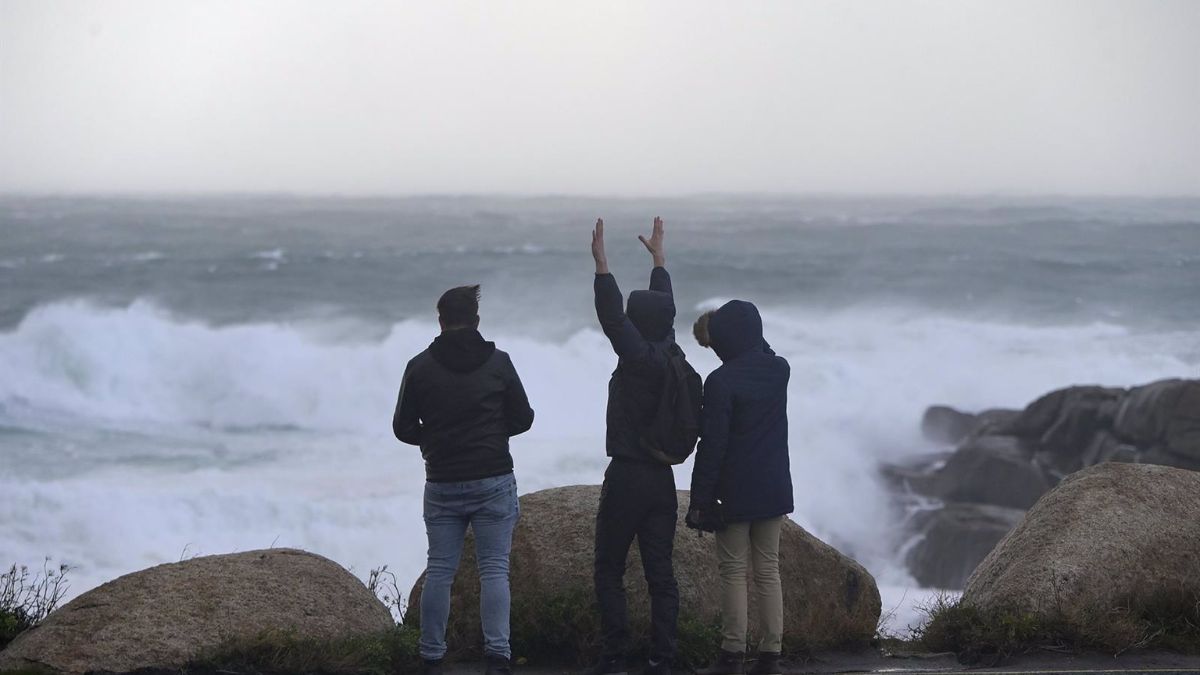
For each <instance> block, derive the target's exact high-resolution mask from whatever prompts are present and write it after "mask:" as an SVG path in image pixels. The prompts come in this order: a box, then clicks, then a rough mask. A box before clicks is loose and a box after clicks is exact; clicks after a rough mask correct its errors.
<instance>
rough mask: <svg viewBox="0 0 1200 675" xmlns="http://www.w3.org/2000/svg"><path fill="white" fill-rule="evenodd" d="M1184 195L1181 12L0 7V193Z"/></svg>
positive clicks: (839, 5)
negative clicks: (982, 193)
mask: <svg viewBox="0 0 1200 675" xmlns="http://www.w3.org/2000/svg"><path fill="white" fill-rule="evenodd" d="M264 190H265V191H294V192H317V193H401V194H411V193H428V192H489V193H496V192H500V193H521V194H536V193H587V194H679V193H692V192H711V191H716V192H797V193H811V192H859V193H861V192H870V193H980V192H986V193H1077V194H1098V193H1101V194H1113V193H1118V194H1188V195H1200V2H1192V1H1187V0H1180V1H1178V2H1175V1H1147V0H1130V1H1127V2H1113V1H1106V0H1086V1H1079V2H1067V1H1063V2H1055V1H1053V0H1033V1H1029V2H1020V1H1012V0H1005V1H1003V2H1001V1H996V2H966V1H962V0H949V1H945V2H904V1H889V2H846V1H840V0H839V1H834V2H799V1H797V2H757V3H756V2H720V3H710V2H695V1H688V2H629V3H614V2H594V3H582V2H566V1H564V0H552V1H549V2H445V1H442V0H439V1H437V2H433V1H431V2H424V3H419V4H418V3H402V2H378V3H376V2H343V1H333V0H329V1H327V2H300V1H297V0H287V1H281V2H262V1H251V0H237V1H231V2H213V1H205V2H183V1H171V0H145V1H109V2H58V1H54V0H29V1H24V0H0V191H37V192H41V191H51V192H72V191H89V192H91V191H104V192H114V191H115V192H126V191H131V192H152V191H171V192H207V191H237V192H253V191H264Z"/></svg>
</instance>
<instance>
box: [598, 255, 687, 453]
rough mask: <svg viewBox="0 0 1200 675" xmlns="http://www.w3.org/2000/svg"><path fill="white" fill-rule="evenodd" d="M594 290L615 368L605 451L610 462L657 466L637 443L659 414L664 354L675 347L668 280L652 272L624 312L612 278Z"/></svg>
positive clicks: (606, 277) (603, 277) (604, 279)
mask: <svg viewBox="0 0 1200 675" xmlns="http://www.w3.org/2000/svg"><path fill="white" fill-rule="evenodd" d="M594 287H595V293H596V316H597V318H599V319H600V327H601V328H602V329H603V330H604V335H605V336H607V337H608V340H609V342H610V343H611V344H612V348H613V351H614V352H616V354H617V368H616V370H614V371H613V374H612V377H611V378H609V381H608V412H607V415H606V419H607V423H608V431H607V433H606V436H605V450H606V452H607V453H608V456H609V457H621V458H625V459H635V460H641V461H646V462H655V463H657V462H656V461H655V460H654V459H653V458H651V457H650V456H649V455H648V454H646V452H645V451H644V450H642V449H641V447H640V443H639V441H638V439H639V435H640V433H641V431H640V430H641V429H644V428H645V427H646V426H649V423H650V422H651V421H652V420H651V417H652V416H653V415H654V412H655V411H656V410H657V409H658V399H659V398H660V397H661V396H662V387H663V377H664V376H665V374H666V363H667V351H668V350H669V349H670V348H671V347H672V346H673V345H674V344H675V329H674V324H675V298H674V295H673V293H672V289H671V275H670V274H667V270H666V269H665V268H662V267H655V268H654V269H653V270H651V271H650V289H649V290H645V291H642V290H638V291H633V292H632V293H630V294H629V302H628V303H627V304H626V306H625V308H624V309H622V307H621V304H622V301H621V289H620V288H619V287H618V286H617V280H616V278H615V277H613V275H611V274H597V275H596V280H595V283H594Z"/></svg>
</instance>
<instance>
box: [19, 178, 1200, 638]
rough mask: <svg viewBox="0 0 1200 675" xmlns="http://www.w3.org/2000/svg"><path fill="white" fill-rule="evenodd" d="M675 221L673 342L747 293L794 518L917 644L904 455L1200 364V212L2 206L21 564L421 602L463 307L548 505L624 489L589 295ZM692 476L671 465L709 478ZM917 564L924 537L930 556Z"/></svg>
mask: <svg viewBox="0 0 1200 675" xmlns="http://www.w3.org/2000/svg"><path fill="white" fill-rule="evenodd" d="M655 216H661V217H662V218H663V219H664V220H665V222H666V248H667V267H668V269H669V270H670V272H671V274H672V277H673V279H674V285H675V290H676V302H677V306H678V318H677V320H676V329H677V332H678V336H679V341H680V344H681V345H683V347H684V349H685V351H686V353H687V355H688V358H689V360H691V361H692V363H693V364H694V365H695V366H696V368H697V370H699V371H700V372H701V373H702V374H704V373H707V372H709V371H711V370H712V369H713V368H715V367H716V366H717V365H718V360H717V359H716V357H715V356H714V355H713V354H712V353H711V352H710V351H708V350H705V349H702V348H700V347H699V346H697V345H696V344H695V343H694V341H693V340H692V338H691V331H690V326H691V323H692V321H693V320H694V318H695V317H696V316H697V315H698V314H700V313H701V312H702V311H704V310H706V309H710V308H714V307H716V306H719V305H720V304H721V303H723V302H725V301H727V300H729V299H733V298H739V299H745V300H749V301H752V302H754V303H755V304H757V305H758V306H759V308H760V309H761V310H762V314H763V318H764V326H765V333H766V337H767V339H768V341H769V342H770V343H771V344H772V346H773V347H774V348H775V350H776V351H777V352H778V353H779V354H780V355H782V356H784V357H785V358H787V359H788V361H789V362H790V363H791V366H792V378H791V385H790V389H789V416H790V439H789V441H790V453H791V473H792V479H793V483H794V486H795V503H796V511H795V513H793V514H792V518H793V519H794V520H795V521H796V522H797V523H799V524H800V525H802V526H803V527H805V528H807V529H808V530H809V531H810V532H812V533H813V534H814V535H816V536H818V537H820V538H821V539H823V540H824V541H826V542H828V543H830V544H832V545H833V546H835V547H837V548H838V549H840V550H841V551H842V552H843V553H845V554H847V555H850V556H852V557H854V558H855V559H857V560H858V561H859V562H860V563H862V564H863V565H864V566H865V567H866V568H867V569H868V570H869V571H870V572H871V573H872V574H873V575H874V576H875V578H876V580H877V582H878V583H879V585H880V588H881V591H882V594H883V601H884V612H885V614H886V615H887V617H888V622H887V626H888V630H890V631H892V632H897V633H903V631H904V630H906V629H907V627H908V626H911V625H915V624H916V623H917V622H919V621H920V619H921V611H920V608H921V607H922V606H923V605H924V604H925V603H927V602H928V601H929V599H930V598H931V597H932V596H933V594H935V593H936V592H937V591H936V589H923V588H920V587H919V586H918V585H917V584H916V583H915V582H914V581H913V579H912V577H911V576H910V575H909V574H908V573H907V571H906V570H905V567H904V565H903V562H902V560H901V555H902V554H900V553H898V551H902V550H903V548H904V546H905V544H906V541H905V537H908V536H909V535H907V534H905V531H904V528H903V527H902V522H903V519H904V518H905V517H906V514H905V513H904V510H903V509H902V508H901V507H899V506H898V505H897V502H896V500H895V499H894V498H893V496H892V495H891V494H889V492H888V489H887V487H886V486H885V484H884V482H883V481H882V480H881V478H880V475H879V466H880V464H881V463H887V462H895V461H902V460H903V459H904V458H906V457H911V456H915V455H920V454H924V453H927V452H929V451H930V450H935V449H937V448H934V447H931V444H930V442H929V441H926V440H924V439H923V438H922V436H921V434H920V432H919V422H920V419H921V415H922V412H923V411H924V410H925V408H926V407H927V406H929V405H932V404H949V405H952V406H955V407H958V408H960V409H964V410H978V409H983V408H989V407H1000V406H1005V407H1021V406H1023V405H1025V404H1026V403H1028V402H1029V401H1031V400H1032V399H1034V398H1036V397H1038V396H1040V395H1041V394H1043V393H1045V392H1047V391H1050V390H1052V389H1055V388H1058V387H1064V386H1067V385H1072V384H1085V383H1096V384H1103V385H1108V386H1131V385H1136V384H1140V383H1144V382H1148V381H1152V380H1155V379H1159V378H1167V377H1196V376H1197V370H1198V368H1200V298H1198V291H1200V199H1186V198H1177V199H1169V198H1163V199H1149V198H1071V197H1002V196H976V197H845V196H820V195H814V196H776V195H741V196H728V195H698V196H691V197H679V198H617V197H611V198H604V197H571V196H543V197H504V196H474V195H441V196H420V197H386V198H385V197H379V198H363V197H353V198H352V197H336V196H329V197H305V196H294V195H229V196H190V195H184V196H178V195H176V196H171V195H164V196H138V197H128V196H125V197H119V196H112V197H105V196H31V195H6V196H0V565H3V566H5V567H7V566H8V565H9V564H12V563H16V564H25V565H29V566H30V567H32V568H34V569H41V568H42V565H43V564H44V563H45V561H46V560H47V559H49V561H50V564H52V565H58V564H67V565H69V566H70V571H69V573H68V578H69V581H70V590H69V596H74V595H77V594H79V593H81V592H84V591H86V590H88V589H89V588H92V587H94V586H97V585H99V584H101V583H103V582H105V581H108V580H110V579H113V578H115V577H117V576H119V575H122V574H126V573H129V572H133V571H135V570H138V569H142V568H145V567H148V566H152V565H157V564H160V563H166V562H174V561H178V560H182V559H188V558H191V557H195V556H198V555H208V554H218V553H227V552H233V551H245V550H252V549H260V548H268V547H296V548H302V549H307V550H310V551H314V552H317V553H320V554H322V555H324V556H327V557H329V558H331V559H333V560H335V561H337V562H338V563H340V564H342V565H344V566H345V567H347V568H348V569H350V570H351V571H352V572H353V573H354V574H356V575H358V576H359V577H361V578H365V577H366V576H367V574H368V572H369V571H370V570H371V569H374V568H379V567H381V566H383V565H387V566H388V569H389V571H391V572H393V573H395V575H396V578H397V582H398V585H399V587H400V590H401V591H402V592H403V593H405V594H407V592H408V590H409V588H410V587H411V585H412V583H413V582H414V581H415V580H416V579H417V576H418V575H419V574H420V572H421V571H422V569H423V566H424V555H425V537H424V527H423V523H422V520H421V495H422V488H423V482H424V472H423V464H422V461H421V457H420V454H419V452H418V450H417V449H416V448H414V447H411V446H407V445H403V444H401V443H400V442H398V441H397V440H396V439H395V438H394V437H393V436H392V431H391V417H392V412H393V407H394V405H395V401H396V394H397V390H398V386H399V383H400V377H401V374H402V372H403V370H404V367H405V364H406V363H407V361H408V360H409V359H410V358H411V357H412V356H414V355H415V354H417V353H418V352H420V351H421V350H422V349H424V348H425V347H426V346H427V345H428V344H429V342H430V341H431V340H432V339H433V338H434V337H435V335H436V334H437V332H438V328H437V322H436V310H435V303H436V300H437V298H438V296H439V295H440V294H441V292H442V291H444V290H446V289H447V288H450V287H453V286H459V285H464V284H474V283H478V284H482V304H481V316H482V323H481V331H482V332H483V334H484V335H485V337H487V338H488V339H490V340H494V341H496V343H497V345H498V346H499V348H501V349H503V350H505V351H507V352H508V353H509V354H511V356H512V360H513V362H514V364H515V365H516V367H517V369H518V371H519V373H520V375H521V378H522V380H523V381H524V384H525V387H526V389H527V391H528V393H529V397H530V400H531V402H532V405H533V407H534V409H535V410H536V420H535V423H534V426H533V429H532V430H531V431H529V432H528V433H526V434H524V435H521V436H518V437H516V438H514V439H513V441H512V453H513V457H514V460H515V463H516V476H517V483H518V486H519V489H520V491H521V492H522V493H525V492H530V491H535V490H541V489H545V488H551V487H555V486H561V485H572V484H581V483H599V482H600V481H601V480H602V475H603V471H604V468H605V466H606V458H605V454H604V409H605V397H606V392H607V389H606V385H607V381H608V377H609V374H610V373H611V371H612V369H613V367H614V365H615V361H616V358H615V356H614V355H613V353H612V350H611V348H610V347H609V344H608V342H607V341H606V340H605V338H604V336H603V334H602V333H601V332H600V330H599V327H598V324H597V321H596V317H595V310H594V306H593V298H592V277H593V264H592V260H591V255H590V250H589V244H590V232H591V228H592V225H593V223H594V222H595V220H596V218H598V217H603V218H604V220H605V223H606V229H607V239H608V249H609V258H610V265H611V267H612V269H613V272H614V273H615V274H616V277H617V280H618V282H619V283H620V285H621V288H622V290H623V291H625V292H628V291H630V290H633V289H636V288H644V287H645V286H646V284H647V282H648V279H649V271H650V256H649V255H648V253H647V252H646V251H645V249H644V248H643V247H642V244H641V243H640V242H639V241H638V239H637V235H638V234H649V232H650V224H651V220H652V219H653V218H654V217H655ZM690 473H691V462H690V461H689V462H687V463H685V464H683V465H681V466H679V467H677V469H676V480H677V484H678V485H679V487H680V488H681V489H686V488H687V486H688V483H689V477H690ZM907 543H911V542H907Z"/></svg>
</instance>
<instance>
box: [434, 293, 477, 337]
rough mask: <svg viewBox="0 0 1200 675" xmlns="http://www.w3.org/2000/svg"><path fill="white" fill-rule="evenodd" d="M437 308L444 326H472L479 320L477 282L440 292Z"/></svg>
mask: <svg viewBox="0 0 1200 675" xmlns="http://www.w3.org/2000/svg"><path fill="white" fill-rule="evenodd" d="M437 310H438V317H439V318H441V320H442V325H444V326H453V327H456V328H462V327H466V326H474V325H475V323H476V322H477V321H479V284H475V285H474V286H459V287H457V288H451V289H450V290H448V291H446V292H445V293H442V297H441V298H438V303H437Z"/></svg>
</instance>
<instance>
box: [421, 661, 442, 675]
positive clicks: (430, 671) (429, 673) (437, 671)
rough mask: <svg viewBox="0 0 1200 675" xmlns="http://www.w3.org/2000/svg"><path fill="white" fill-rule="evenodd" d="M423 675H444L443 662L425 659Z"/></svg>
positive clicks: (422, 666)
mask: <svg viewBox="0 0 1200 675" xmlns="http://www.w3.org/2000/svg"><path fill="white" fill-rule="evenodd" d="M421 675H442V660H441V659H438V660H436V661H433V660H430V659H423V660H422V661H421Z"/></svg>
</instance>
